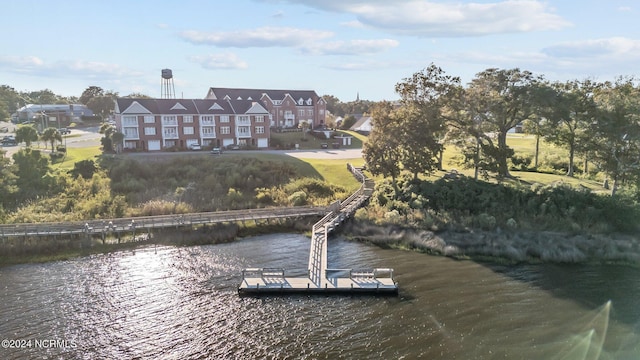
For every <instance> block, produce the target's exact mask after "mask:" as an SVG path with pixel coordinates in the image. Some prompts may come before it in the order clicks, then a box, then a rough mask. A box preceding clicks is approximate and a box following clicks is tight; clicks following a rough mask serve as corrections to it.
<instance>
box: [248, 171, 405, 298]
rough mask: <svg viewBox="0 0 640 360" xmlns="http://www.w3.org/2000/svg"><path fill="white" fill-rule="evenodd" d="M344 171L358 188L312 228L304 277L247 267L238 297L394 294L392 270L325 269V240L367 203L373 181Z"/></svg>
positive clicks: (361, 173) (394, 286)
mask: <svg viewBox="0 0 640 360" xmlns="http://www.w3.org/2000/svg"><path fill="white" fill-rule="evenodd" d="M348 169H349V171H351V173H352V174H353V175H354V176H355V177H356V178H357V179H358V180H359V181H360V182H361V183H362V185H361V186H360V188H359V189H358V190H357V191H356V192H355V193H353V194H352V195H351V196H349V197H348V198H347V199H346V200H344V201H342V202H336V203H335V204H334V205H332V206H331V207H329V209H330V210H329V213H327V214H326V215H325V216H324V217H323V218H322V219H320V220H319V221H318V222H317V223H315V224H314V226H313V231H312V234H311V245H310V250H309V266H308V276H306V277H288V276H286V270H285V269H273V268H248V269H244V270H243V271H242V282H241V283H240V286H239V287H238V291H239V292H240V293H241V294H264V293H295V292H298V293H299V292H305V293H373V294H397V293H398V285H397V283H396V282H395V281H394V279H393V269H389V268H381V269H364V270H354V269H331V268H328V266H327V239H328V237H329V235H330V234H331V233H332V232H333V231H334V230H335V229H336V228H337V227H338V226H340V224H342V223H343V222H344V221H345V220H347V219H348V218H350V217H351V216H353V214H354V213H355V212H356V210H357V209H358V208H360V207H361V206H362V205H363V204H364V203H366V202H367V201H368V200H369V197H370V196H371V194H372V192H373V187H374V182H373V180H371V179H368V178H367V177H366V176H365V175H364V174H363V172H362V169H360V168H356V167H353V166H351V164H348Z"/></svg>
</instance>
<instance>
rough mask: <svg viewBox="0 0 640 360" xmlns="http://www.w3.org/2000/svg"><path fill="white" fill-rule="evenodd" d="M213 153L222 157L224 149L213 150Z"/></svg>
mask: <svg viewBox="0 0 640 360" xmlns="http://www.w3.org/2000/svg"><path fill="white" fill-rule="evenodd" d="M211 153H212V154H216V155H220V154H222V149H221V148H219V147H214V148H213V149H211Z"/></svg>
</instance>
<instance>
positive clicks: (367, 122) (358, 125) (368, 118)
mask: <svg viewBox="0 0 640 360" xmlns="http://www.w3.org/2000/svg"><path fill="white" fill-rule="evenodd" d="M371 120H372V118H371V116H361V117H360V119H358V120H357V121H356V122H355V124H353V126H351V128H349V130H354V131H357V130H362V129H361V128H362V127H363V125H367V126H365V127H371Z"/></svg>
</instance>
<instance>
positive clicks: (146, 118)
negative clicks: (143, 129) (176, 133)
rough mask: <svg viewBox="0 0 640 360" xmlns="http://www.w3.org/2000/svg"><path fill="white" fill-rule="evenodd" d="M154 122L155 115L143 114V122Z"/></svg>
mask: <svg viewBox="0 0 640 360" xmlns="http://www.w3.org/2000/svg"><path fill="white" fill-rule="evenodd" d="M155 122H156V117H155V116H153V115H145V116H144V123H145V124H153V123H155Z"/></svg>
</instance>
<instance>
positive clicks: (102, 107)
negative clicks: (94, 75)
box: [79, 86, 118, 119]
mask: <svg viewBox="0 0 640 360" xmlns="http://www.w3.org/2000/svg"><path fill="white" fill-rule="evenodd" d="M117 96H118V93H116V92H105V91H104V90H103V89H102V88H101V87H99V86H89V87H88V88H86V89H85V90H84V91H83V92H82V95H80V98H79V101H80V103H82V104H84V105H86V106H87V107H88V108H89V109H91V111H93V113H94V114H96V115H98V116H100V117H102V118H103V119H104V118H105V117H107V116H108V115H109V114H110V113H111V111H112V110H113V109H114V107H115V98H116V97H117Z"/></svg>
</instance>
